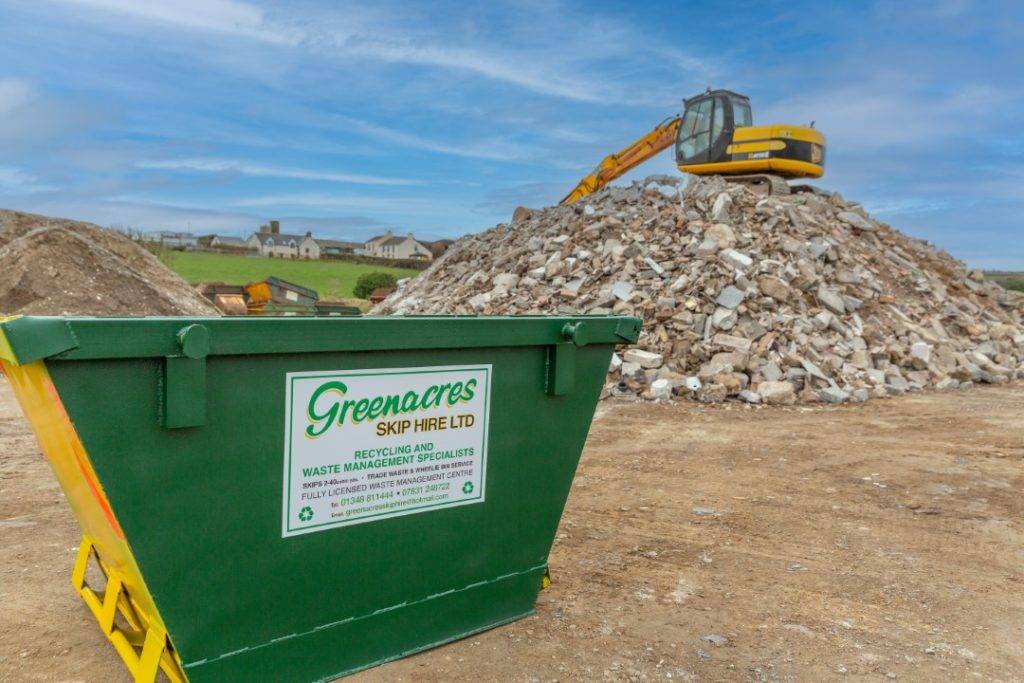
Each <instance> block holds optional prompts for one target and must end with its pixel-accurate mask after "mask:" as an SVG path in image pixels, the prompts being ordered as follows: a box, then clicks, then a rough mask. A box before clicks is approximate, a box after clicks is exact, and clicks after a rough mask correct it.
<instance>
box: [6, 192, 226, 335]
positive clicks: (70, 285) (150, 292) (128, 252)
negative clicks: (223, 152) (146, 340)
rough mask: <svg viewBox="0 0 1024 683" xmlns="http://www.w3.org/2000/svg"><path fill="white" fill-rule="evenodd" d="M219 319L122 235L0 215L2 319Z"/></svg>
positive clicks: (27, 216) (77, 224) (53, 220)
mask: <svg viewBox="0 0 1024 683" xmlns="http://www.w3.org/2000/svg"><path fill="white" fill-rule="evenodd" d="M13 314H26V315H27V314H33V315H218V314H219V313H218V311H217V309H216V308H215V307H214V306H213V305H212V304H211V303H209V302H208V301H207V300H206V299H205V298H203V297H202V296H201V295H200V294H199V293H198V292H196V291H195V290H194V289H193V288H192V287H191V286H189V284H188V283H187V282H185V281H184V280H182V279H181V278H180V277H178V276H177V275H175V274H174V273H173V272H172V271H171V270H170V269H168V268H167V267H166V266H164V265H163V264H162V263H160V261H159V260H157V258H156V257H155V256H153V255H152V254H151V253H149V252H148V251H146V250H145V249H143V248H142V247H140V246H139V245H138V244H136V243H135V242H133V241H131V240H130V239H129V238H128V237H127V236H125V235H123V234H121V233H119V232H116V231H113V230H106V229H103V228H101V227H99V226H97V225H93V224H92V223H83V222H79V221H72V220H66V219H62V218H49V217H47V216H39V215H36V214H29V213H21V212H18V211H8V210H0V315H13Z"/></svg>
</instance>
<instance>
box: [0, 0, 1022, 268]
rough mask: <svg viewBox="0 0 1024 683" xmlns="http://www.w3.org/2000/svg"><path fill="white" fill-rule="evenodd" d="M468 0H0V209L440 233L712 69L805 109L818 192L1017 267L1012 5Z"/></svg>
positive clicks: (671, 100)
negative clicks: (818, 150) (815, 138)
mask: <svg viewBox="0 0 1024 683" xmlns="http://www.w3.org/2000/svg"><path fill="white" fill-rule="evenodd" d="M476 4H477V3H465V2H452V3H443V2H441V3H429V4H428V3H408V2H407V3H401V2H389V1H387V0H381V1H378V2H373V3H366V2H353V3H348V2H343V1H331V2H326V1H324V2H288V3H276V4H273V5H272V4H267V3H257V2H248V1H242V0H178V1H175V2H164V3H158V2H141V1H139V2H133V1H131V0H52V1H51V0H34V1H33V2H9V1H7V0H0V206H3V207H7V208H16V209H21V210H27V211H35V212H40V213H45V214H50V215H60V216H66V217H70V218H78V219H84V220H90V221H94V222H97V223H100V224H103V225H118V226H131V227H135V228H140V229H157V228H166V229H179V228H180V229H191V230H192V231H194V232H200V233H209V232H221V233H226V234H237V235H245V234H248V233H249V232H251V231H252V230H253V229H254V228H255V227H256V226H257V225H258V224H259V223H260V222H263V221H265V220H267V219H269V218H279V219H281V220H282V222H283V227H284V228H285V229H290V230H294V231H300V230H305V229H312V230H314V231H315V232H316V233H317V234H320V235H324V236H328V235H329V236H334V237H338V238H343V239H345V238H347V239H361V238H365V237H367V236H369V235H370V234H376V233H379V232H381V231H382V230H383V229H384V228H385V227H390V228H392V229H395V230H399V231H403V232H404V231H409V230H411V231H414V232H415V233H416V234H417V235H422V236H424V237H451V236H457V235H460V234H464V233H466V232H473V231H478V230H482V229H484V228H487V227H489V226H491V225H493V224H495V223H498V222H504V221H507V220H508V219H509V217H510V216H511V213H512V210H513V209H514V208H515V207H516V206H517V205H527V206H534V207H536V206H544V205H548V204H552V203H554V202H556V201H557V200H558V199H559V198H560V197H561V196H562V195H563V194H565V192H567V191H568V189H569V188H571V187H572V185H573V184H574V183H575V181H576V180H577V179H578V178H579V177H580V176H581V175H583V174H585V173H586V172H587V171H588V170H589V169H590V168H592V167H593V165H594V164H595V163H596V162H597V161H598V160H599V159H600V158H601V157H602V156H603V155H604V154H607V153H608V152H611V151H614V150H615V149H617V148H619V147H621V146H622V145H623V144H625V143H626V142H628V141H629V140H631V139H632V138H634V137H636V136H638V135H640V134H641V133H643V132H645V131H646V130H647V129H648V128H649V127H651V126H652V125H654V124H655V123H657V122H659V121H660V120H662V119H663V118H665V117H666V116H669V115H671V114H674V113H676V112H677V111H678V110H679V107H680V100H681V99H682V98H683V97H688V96H691V95H693V94H695V93H697V92H699V91H700V90H703V89H704V87H706V86H708V85H712V86H714V87H724V88H730V89H733V90H738V91H740V92H743V93H745V94H748V95H749V96H750V97H751V99H752V100H753V104H754V116H755V123H770V122H775V121H784V122H789V123H806V122H808V121H810V120H812V119H813V120H814V121H816V125H817V127H818V128H820V129H821V130H822V131H823V132H824V133H825V135H826V137H827V139H828V166H827V169H826V176H825V178H823V179H822V181H820V184H821V185H822V186H824V187H827V188H829V189H834V190H838V191H840V192H842V193H843V194H844V196H846V197H847V198H849V199H856V200H858V201H861V202H862V203H863V204H864V205H865V206H866V207H867V208H868V209H869V210H871V211H872V212H873V213H875V214H876V215H877V216H878V217H879V218H881V219H883V220H887V221H889V222H891V223H892V224H893V225H894V226H896V227H898V228H900V229H902V230H904V231H905V232H909V233H911V234H914V235H917V236H920V237H924V238H927V239H930V240H932V241H934V242H936V243H938V244H939V245H940V246H942V247H944V248H946V249H948V250H949V251H950V252H952V253H953V254H954V255H955V256H957V257H959V258H961V259H964V260H966V261H967V262H968V263H969V264H971V265H976V266H984V267H991V268H1006V269H1018V270H1024V220H1022V217H1021V216H1022V211H1024V115H1022V112H1024V46H1022V43H1024V5H1022V4H1021V3H1014V2H1005V3H1000V2H977V3H972V2H969V1H967V0H964V1H942V0H938V1H934V2H920V3H914V2H879V3H866V2H850V3H826V2H820V1H819V2H778V3H774V2H730V3H727V4H720V3H689V2H666V3H663V5H661V6H659V5H658V4H655V3H636V2H618V3H611V2H594V1H590V2H580V3H574V2H529V1H526V2H523V1H517V2H509V3H501V2H489V3H478V4H479V6H474V5H476ZM726 7H727V8H728V9H725V8H726ZM673 171H674V163H673V161H672V159H671V157H670V155H669V154H667V153H666V154H664V155H662V156H661V157H659V158H657V159H655V160H652V161H651V162H649V163H648V164H646V165H645V166H643V167H642V168H641V169H639V170H638V171H636V172H634V173H633V174H632V175H631V176H630V177H628V178H627V180H628V179H631V178H633V177H640V176H643V175H646V174H648V173H662V172H673Z"/></svg>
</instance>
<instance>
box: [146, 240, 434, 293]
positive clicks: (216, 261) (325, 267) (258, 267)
mask: <svg viewBox="0 0 1024 683" xmlns="http://www.w3.org/2000/svg"><path fill="white" fill-rule="evenodd" d="M160 260H161V261H163V262H164V263H165V264H167V266H168V267H169V268H170V269H171V270H173V271H174V272H176V273H177V274H178V275H180V276H181V277H183V278H184V279H185V280H186V281H187V282H189V283H191V284H197V283H199V282H226V283H228V284H232V285H244V284H248V283H250V282H256V281H258V280H263V279H265V278H267V277H270V276H271V275H273V276H275V277H279V278H281V279H282V280H288V281H289V282H293V283H295V284H297V285H302V286H303V287H308V288H309V289H315V290H316V292H317V294H319V295H320V298H321V299H324V300H332V301H337V300H340V299H351V298H352V290H353V288H355V285H356V279H357V278H358V277H359V276H360V275H362V274H364V273H376V272H384V273H391V274H392V275H394V276H395V277H396V278H403V277H411V276H413V275H417V274H418V273H419V271H417V270H409V269H406V268H387V267H384V266H377V265H366V264H362V263H345V262H343V261H328V260H324V261H301V260H290V259H272V258H264V257H258V256H234V255H232V254H212V253H206V252H196V251H169V252H166V253H164V254H161V255H160Z"/></svg>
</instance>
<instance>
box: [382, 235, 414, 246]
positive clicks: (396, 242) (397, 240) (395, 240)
mask: <svg viewBox="0 0 1024 683" xmlns="http://www.w3.org/2000/svg"><path fill="white" fill-rule="evenodd" d="M407 239H409V238H408V237H392V238H391V239H387V240H384V242H383V244H381V246H387V247H394V246H398V245H399V244H401V243H402V242H404V241H405V240H407Z"/></svg>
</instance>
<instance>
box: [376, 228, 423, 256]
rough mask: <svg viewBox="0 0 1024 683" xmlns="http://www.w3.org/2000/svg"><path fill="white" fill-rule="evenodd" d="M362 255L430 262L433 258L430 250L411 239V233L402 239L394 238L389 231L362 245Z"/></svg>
mask: <svg viewBox="0 0 1024 683" xmlns="http://www.w3.org/2000/svg"><path fill="white" fill-rule="evenodd" d="M363 253H364V254H366V255H367V256H378V257H380V258H390V259H423V260H424V261H431V260H433V258H434V254H433V253H432V252H431V251H430V248H429V247H428V246H427V245H425V244H423V243H422V242H420V241H418V240H417V239H416V238H415V237H413V236H412V233H411V232H410V233H409V234H407V235H405V236H404V237H396V236H395V235H393V234H391V231H390V230H388V231H387V232H386V233H384V234H383V235H377V236H376V237H372V238H370V239H369V240H367V241H366V243H365V244H364V245H363Z"/></svg>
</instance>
